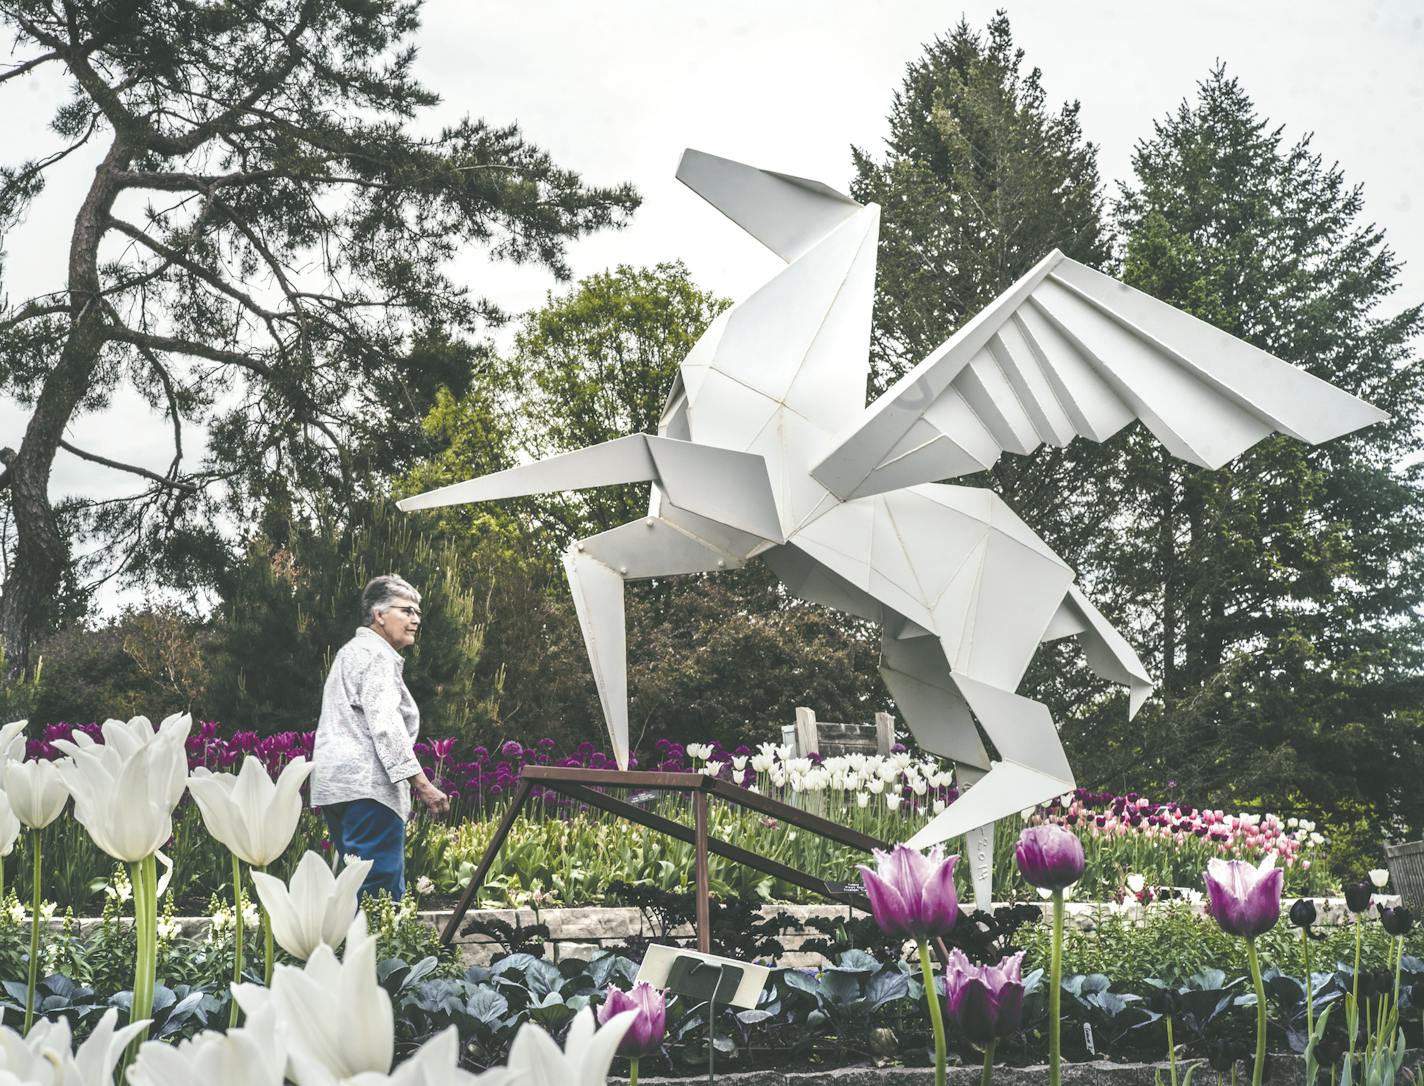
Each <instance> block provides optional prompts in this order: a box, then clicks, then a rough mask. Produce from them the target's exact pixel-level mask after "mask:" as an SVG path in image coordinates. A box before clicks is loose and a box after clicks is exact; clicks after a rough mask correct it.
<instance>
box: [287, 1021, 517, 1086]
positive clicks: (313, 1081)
mask: <svg viewBox="0 0 1424 1086" xmlns="http://www.w3.org/2000/svg"><path fill="white" fill-rule="evenodd" d="M533 1028H535V1029H538V1028H539V1027H538V1026H535V1027H533ZM297 1062H298V1067H297V1069H296V1071H295V1073H294V1076H293V1081H295V1082H296V1083H297V1084H298V1086H475V1084H477V1083H478V1086H505V1084H506V1083H509V1084H510V1086H515V1084H517V1083H519V1082H521V1081H522V1080H521V1079H520V1077H519V1076H518V1075H517V1074H515V1073H514V1072H513V1071H510V1070H508V1069H507V1068H504V1067H496V1068H494V1069H493V1070H490V1071H486V1072H484V1073H483V1074H479V1075H476V1074H473V1073H472V1072H470V1071H462V1070H461V1069H460V1066H459V1064H460V1035H459V1033H458V1032H457V1030H456V1028H455V1027H454V1026H451V1027H449V1028H448V1029H446V1030H444V1031H443V1032H441V1033H438V1034H436V1035H435V1036H434V1037H433V1038H431V1039H430V1040H429V1041H427V1042H426V1043H425V1044H423V1045H421V1046H420V1048H419V1049H418V1050H417V1051H416V1052H415V1054H414V1055H413V1056H411V1057H410V1059H408V1060H406V1061H405V1063H403V1064H401V1065H400V1066H399V1067H397V1068H396V1069H395V1070H394V1071H392V1072H391V1073H390V1074H389V1075H383V1074H380V1073H379V1072H377V1071H363V1072H361V1073H360V1074H358V1075H353V1076H352V1077H350V1078H337V1077H336V1076H335V1075H333V1074H332V1073H331V1072H330V1071H328V1070H327V1069H326V1068H325V1067H323V1066H322V1065H321V1064H319V1063H313V1062H311V1061H310V1060H307V1059H305V1058H302V1057H299V1058H298V1061H297Z"/></svg>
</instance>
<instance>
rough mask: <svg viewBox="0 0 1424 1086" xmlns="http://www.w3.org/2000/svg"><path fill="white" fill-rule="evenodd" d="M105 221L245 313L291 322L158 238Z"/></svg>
mask: <svg viewBox="0 0 1424 1086" xmlns="http://www.w3.org/2000/svg"><path fill="white" fill-rule="evenodd" d="M107 221H108V225H109V226H110V227H112V228H113V229H115V230H117V231H118V232H119V233H121V234H125V235H127V236H128V237H131V238H133V239H134V240H135V241H137V242H138V243H139V244H141V245H143V246H144V247H145V248H147V249H149V250H151V251H152V252H154V253H157V254H158V255H159V256H161V257H163V258H164V259H165V260H167V261H168V263H169V264H177V265H178V266H179V267H181V268H184V269H186V270H187V271H189V272H191V273H192V274H193V275H196V276H197V277H198V278H199V279H201V280H202V281H203V282H205V283H207V284H208V285H209V286H210V287H212V288H213V289H214V290H216V291H219V292H220V293H222V294H225V295H227V296H228V297H229V298H231V299H233V301H235V302H238V303H240V304H241V305H242V307H243V308H244V309H247V310H248V311H249V312H251V313H254V314H256V315H257V316H259V317H261V318H262V319H263V320H265V321H274V320H291V319H292V315H291V314H290V313H277V312H274V311H273V310H270V309H267V308H266V307H265V306H262V305H260V304H258V302H257V301H256V300H255V299H254V298H253V297H252V296H251V295H249V294H244V293H243V292H242V291H240V290H238V289H237V288H236V287H234V286H233V285H232V284H231V283H229V282H227V280H225V279H223V277H222V276H220V275H218V274H217V273H216V272H214V271H212V270H210V269H208V268H205V267H203V266H202V265H201V264H198V263H196V262H195V261H192V260H189V259H188V257H187V256H185V255H184V254H183V253H182V252H180V251H179V250H177V249H173V248H170V247H169V246H167V245H164V244H163V243H162V242H161V241H159V240H158V239H157V238H153V237H150V236H149V235H148V234H147V233H145V232H144V231H142V230H140V229H139V228H138V227H136V226H134V225H133V224H131V223H127V222H124V220H122V219H118V218H114V217H113V216H110V217H109V219H108V220H107Z"/></svg>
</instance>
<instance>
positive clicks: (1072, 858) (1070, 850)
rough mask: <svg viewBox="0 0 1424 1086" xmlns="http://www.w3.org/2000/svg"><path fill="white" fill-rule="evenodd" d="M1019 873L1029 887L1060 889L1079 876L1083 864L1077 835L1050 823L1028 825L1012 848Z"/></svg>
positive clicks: (1081, 850) (1080, 843) (1072, 882)
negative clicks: (1016, 859)
mask: <svg viewBox="0 0 1424 1086" xmlns="http://www.w3.org/2000/svg"><path fill="white" fill-rule="evenodd" d="M1014 855H1015V856H1016V857H1017V858H1018V862H1019V871H1020V872H1022V874H1023V877H1024V878H1025V879H1027V880H1028V882H1029V884H1030V885H1033V886H1038V887H1041V888H1043V889H1044V890H1062V889H1065V888H1066V887H1069V886H1072V885H1073V884H1074V883H1075V882H1077V881H1078V880H1079V879H1081V878H1082V877H1083V868H1084V866H1086V861H1085V860H1084V859H1083V842H1081V841H1079V840H1078V835H1077V834H1076V833H1073V832H1071V831H1070V830H1065V829H1064V828H1063V827H1062V826H1058V825H1055V824H1053V823H1051V822H1049V823H1046V824H1044V825H1042V826H1030V827H1029V828H1028V829H1026V830H1024V831H1023V833H1021V834H1019V841H1018V844H1017V845H1015V846H1014Z"/></svg>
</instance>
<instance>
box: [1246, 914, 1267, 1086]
mask: <svg viewBox="0 0 1424 1086" xmlns="http://www.w3.org/2000/svg"><path fill="white" fill-rule="evenodd" d="M1246 957H1247V960H1248V961H1249V962H1250V963H1251V983H1252V984H1254V985H1255V987H1256V1064H1255V1066H1254V1067H1252V1068H1251V1086H1261V1076H1262V1074H1263V1073H1264V1072H1265V1070H1266V986H1265V985H1264V984H1263V983H1262V982H1261V959H1260V956H1259V955H1257V953H1256V940H1255V939H1247V940H1246Z"/></svg>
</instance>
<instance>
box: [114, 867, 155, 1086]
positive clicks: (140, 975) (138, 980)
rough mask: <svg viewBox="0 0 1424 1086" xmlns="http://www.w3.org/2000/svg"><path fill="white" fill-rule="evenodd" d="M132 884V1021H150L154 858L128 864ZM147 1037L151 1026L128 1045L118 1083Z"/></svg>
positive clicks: (151, 1015)
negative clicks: (133, 946) (133, 953)
mask: <svg viewBox="0 0 1424 1086" xmlns="http://www.w3.org/2000/svg"><path fill="white" fill-rule="evenodd" d="M129 871H130V872H131V874H130V879H131V880H132V883H133V900H134V935H135V937H136V938H137V942H138V948H137V954H136V955H135V958H134V983H133V1002H132V1003H131V1005H130V1008H129V1022H130V1023H136V1022H145V1023H146V1022H147V1021H148V1020H149V1019H151V1018H152V1017H153V987H154V982H155V981H156V979H157V974H158V943H157V938H156V932H157V928H158V864H157V862H156V861H155V860H154V858H153V857H152V856H145V857H144V858H143V859H142V860H140V861H138V863H135V864H130V865H129ZM147 1038H148V1027H147V1025H145V1026H144V1028H143V1029H142V1030H140V1031H139V1033H138V1034H137V1035H136V1036H135V1037H134V1039H133V1040H132V1041H130V1042H129V1047H128V1049H127V1051H125V1053H124V1059H123V1063H122V1064H121V1065H120V1066H119V1073H118V1075H117V1076H116V1077H115V1081H116V1082H127V1081H128V1079H127V1078H126V1077H125V1076H126V1075H127V1074H128V1068H129V1065H130V1064H132V1063H133V1061H134V1059H135V1057H137V1055H138V1050H139V1046H140V1045H142V1044H143V1042H144V1041H145V1040H146V1039H147Z"/></svg>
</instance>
